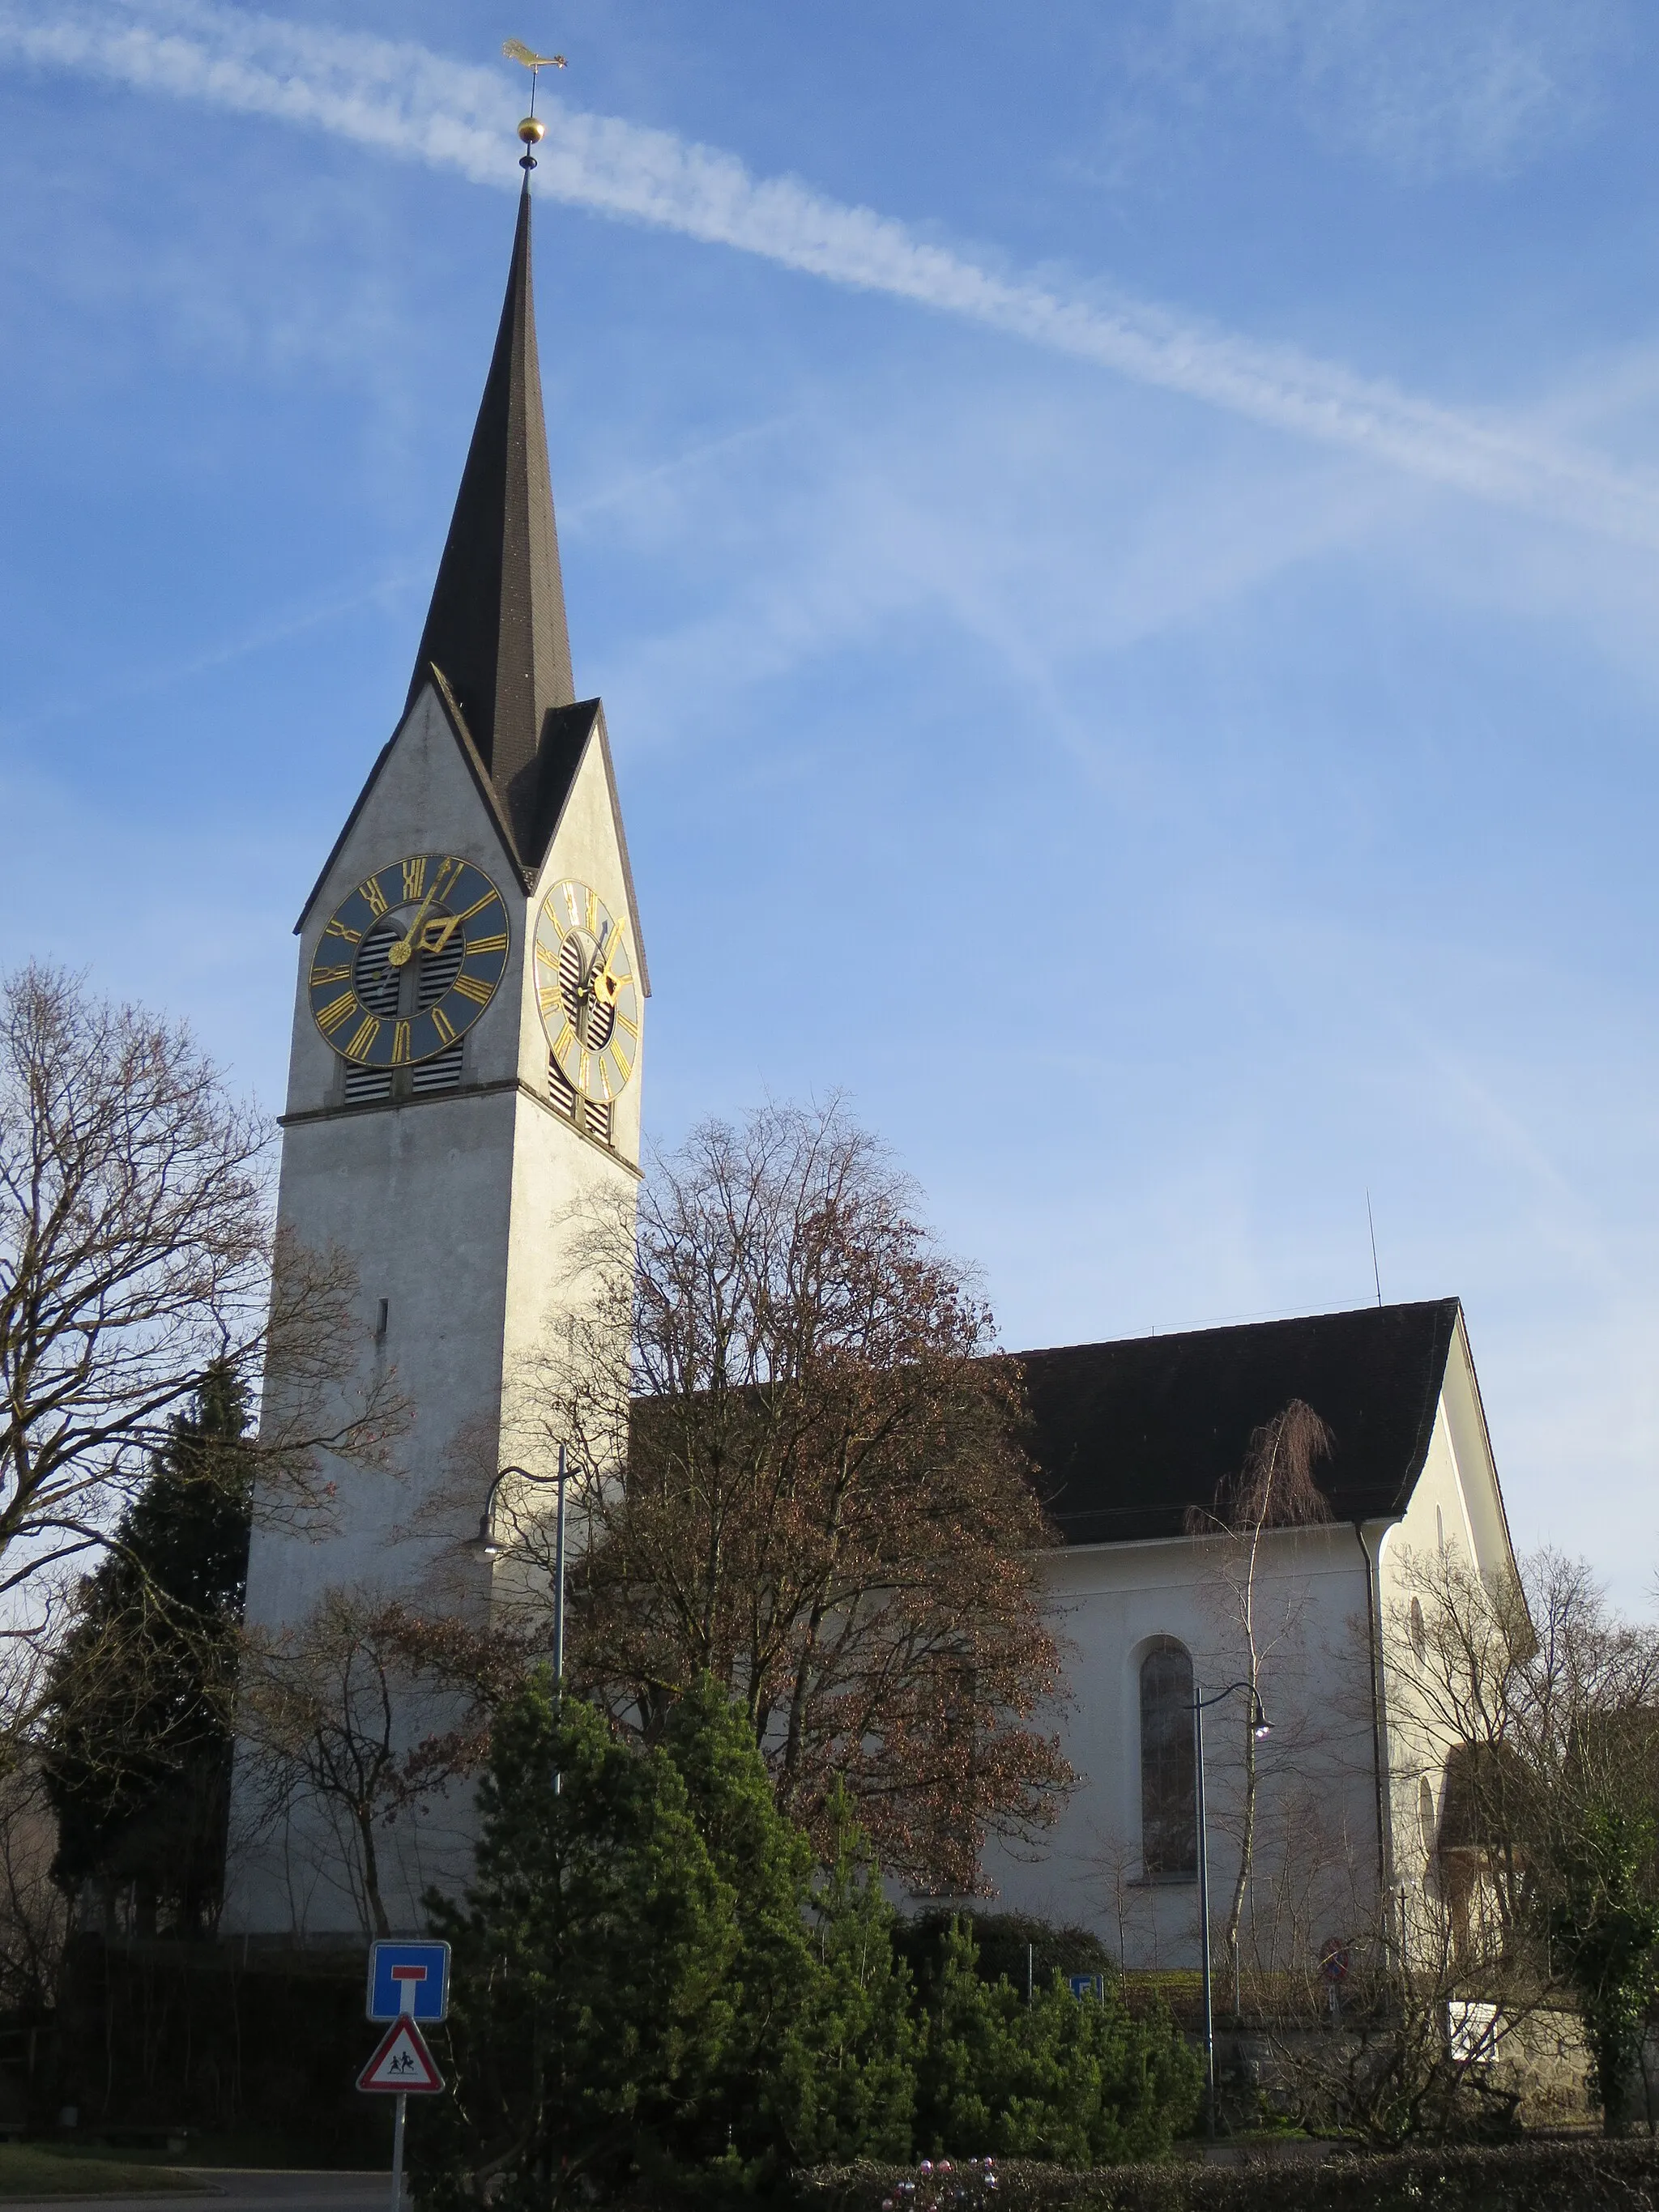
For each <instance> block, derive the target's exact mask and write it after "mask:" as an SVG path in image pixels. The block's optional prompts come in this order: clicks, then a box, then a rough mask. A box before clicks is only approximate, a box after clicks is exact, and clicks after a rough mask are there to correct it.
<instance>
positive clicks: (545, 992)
mask: <svg viewBox="0 0 1659 2212" xmlns="http://www.w3.org/2000/svg"><path fill="white" fill-rule="evenodd" d="M536 999H537V1003H538V1005H539V1006H540V1007H541V1010H542V1012H544V1014H550V1013H553V1012H556V1009H557V1008H558V1007H559V1006H560V1005H561V1004H562V1001H563V994H562V992H561V991H559V990H558V989H557V988H556V987H555V986H554V985H553V984H551V983H544V984H543V986H542V987H541V989H540V990H539V991H538V993H537V994H536Z"/></svg>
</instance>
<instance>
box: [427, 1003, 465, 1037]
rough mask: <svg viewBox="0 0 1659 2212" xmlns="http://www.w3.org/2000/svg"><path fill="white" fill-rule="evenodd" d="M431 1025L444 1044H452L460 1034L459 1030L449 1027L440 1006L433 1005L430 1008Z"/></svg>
mask: <svg viewBox="0 0 1659 2212" xmlns="http://www.w3.org/2000/svg"><path fill="white" fill-rule="evenodd" d="M432 1026H433V1028H434V1029H435V1030H437V1032H438V1035H439V1036H441V1038H442V1039H443V1041H444V1042H445V1043H446V1044H453V1043H454V1042H455V1040H456V1038H457V1037H458V1036H459V1035H460V1031H459V1030H456V1029H452V1028H451V1027H450V1024H449V1021H448V1018H447V1016H446V1014H445V1012H444V1010H443V1008H442V1007H441V1006H434V1008H433V1009H432Z"/></svg>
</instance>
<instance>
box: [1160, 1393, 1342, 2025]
mask: <svg viewBox="0 0 1659 2212" xmlns="http://www.w3.org/2000/svg"><path fill="white" fill-rule="evenodd" d="M1330 1449H1331V1432H1330V1431H1329V1430H1328V1428H1327V1427H1326V1425H1325V1424H1324V1422H1323V1421H1322V1420H1321V1419H1320V1418H1319V1416H1318V1414H1317V1413H1315V1412H1314V1410H1313V1408H1312V1407H1311V1406H1306V1405H1304V1403H1303V1402H1302V1401H1301V1399H1299V1398H1292V1399H1291V1401H1290V1403H1289V1405H1287V1406H1286V1407H1285V1409H1284V1410H1283V1412H1282V1413H1275V1414H1274V1416H1273V1419H1272V1420H1270V1421H1266V1422H1264V1423H1263V1424H1262V1425H1261V1427H1260V1428H1259V1429H1257V1430H1256V1431H1255V1432H1254V1434H1253V1435H1252V1436H1251V1437H1250V1441H1249V1449H1248V1450H1247V1452H1246V1454H1245V1457H1244V1463H1243V1466H1242V1467H1241V1468H1239V1470H1238V1472H1237V1474H1236V1475H1235V1476H1233V1477H1232V1479H1231V1480H1230V1481H1227V1482H1225V1483H1224V1484H1223V1485H1222V1486H1221V1488H1220V1490H1219V1491H1218V1493H1217V1496H1216V1499H1215V1503H1214V1504H1213V1506H1212V1507H1210V1508H1207V1509H1205V1508H1199V1507H1194V1508H1193V1509H1192V1510H1189V1512H1188V1515H1187V1528H1188V1534H1192V1535H1202V1536H1213V1537H1216V1538H1218V1539H1219V1540H1220V1541H1221V1549H1220V1552H1219V1554H1218V1567H1217V1575H1218V1584H1219V1594H1220V1596H1221V1600H1222V1606H1223V1610H1224V1612H1225V1614H1226V1616H1227V1620H1226V1626H1227V1630H1228V1632H1229V1640H1230V1641H1231V1638H1233V1637H1236V1638H1237V1649H1238V1651H1239V1654H1240V1658H1239V1664H1240V1665H1241V1667H1242V1668H1243V1673H1242V1675H1241V1678H1240V1679H1241V1680H1243V1681H1244V1682H1245V1683H1247V1684H1248V1685H1249V1691H1250V1693H1251V1694H1250V1697H1249V1699H1246V1700H1244V1701H1243V1702H1242V1704H1241V1705H1240V1709H1239V1712H1238V1714H1237V1723H1238V1726H1239V1742H1240V1745H1241V1766H1240V1774H1241V1780H1240V1793H1239V1804H1238V1808H1237V1840H1238V1870H1237V1875H1235V1877H1234V1880H1233V1888H1232V1895H1231V1899H1229V1902H1228V1907H1227V1916H1226V1919H1225V1923H1224V1924H1223V1928H1222V1934H1221V1943H1222V1949H1223V1951H1224V1953H1225V1956H1226V1959H1227V1962H1228V1968H1229V1971H1230V1972H1231V1976H1232V1982H1233V1989H1234V2009H1235V2011H1237V2008H1238V1995H1237V1992H1238V1989H1239V1930H1240V1927H1241V1924H1242V1923H1243V1917H1244V1903H1245V1899H1246V1898H1247V1897H1248V1896H1249V1887H1250V1876H1251V1872H1252V1869H1253V1866H1254V1863H1255V1831H1256V1804H1257V1793H1258V1783H1259V1765H1258V1759H1257V1748H1258V1747H1257V1742H1256V1735H1255V1717H1256V1715H1257V1713H1258V1712H1259V1711H1261V1702H1262V1698H1261V1686H1262V1671H1263V1668H1264V1667H1265V1666H1266V1664H1267V1660H1268V1658H1269V1656H1271V1654H1272V1652H1273V1650H1274V1648H1275V1646H1276V1645H1278V1644H1280V1643H1282V1642H1283V1641H1284V1640H1285V1638H1286V1637H1287V1636H1288V1635H1290V1634H1291V1632H1293V1630H1294V1628H1295V1626H1296V1623H1297V1613H1298V1611H1299V1591H1298V1589H1297V1584H1296V1583H1295V1581H1294V1578H1291V1579H1289V1580H1287V1579H1286V1577H1285V1560H1284V1559H1283V1556H1282V1547H1279V1546H1276V1545H1275V1544H1274V1542H1273V1538H1274V1537H1275V1536H1278V1535H1281V1534H1283V1533H1284V1532H1285V1531H1289V1530H1295V1529H1298V1528H1314V1527H1317V1526H1320V1525H1322V1523H1324V1522H1328V1520H1329V1519H1330V1517H1331V1509H1330V1507H1329V1505H1328V1504H1327V1502H1326V1499H1325V1496H1324V1493H1323V1492H1322V1490H1321V1489H1320V1487H1319V1485H1318V1483H1317V1482H1316V1480H1315V1479H1314V1470H1315V1468H1316V1467H1317V1465H1318V1464H1319V1462H1320V1461H1321V1460H1322V1459H1325V1458H1327V1457H1328V1455H1329V1453H1330ZM1270 1568H1271V1575H1270V1574H1269V1572H1268V1570H1269V1569H1270ZM1269 1581H1271V1583H1272V1586H1273V1598H1272V1600H1269V1599H1268V1597H1267V1587H1266V1586H1267V1583H1268V1582H1269ZM1284 1740H1285V1739H1284V1738H1283V1736H1281V1739H1280V1741H1281V1742H1283V1741H1284Z"/></svg>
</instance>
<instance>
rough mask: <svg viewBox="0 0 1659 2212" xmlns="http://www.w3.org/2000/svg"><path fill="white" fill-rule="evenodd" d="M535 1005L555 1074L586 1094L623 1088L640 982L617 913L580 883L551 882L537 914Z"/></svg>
mask: <svg viewBox="0 0 1659 2212" xmlns="http://www.w3.org/2000/svg"><path fill="white" fill-rule="evenodd" d="M536 1003H537V1005H538V1006H539V1007H540V1008H541V1014H542V1026H543V1028H544V1030H546V1031H547V1042H548V1048H549V1049H550V1051H551V1053H552V1054H553V1059H554V1061H555V1063H556V1066H557V1067H558V1069H559V1072H560V1073H561V1074H562V1076H563V1077H564V1079H565V1081H566V1082H567V1083H568V1084H569V1085H570V1086H571V1088H572V1090H573V1091H577V1092H579V1093H580V1095H581V1096H582V1097H584V1098H592V1099H599V1100H603V1101H605V1103H609V1102H610V1101H611V1099H613V1098H615V1097H618V1096H619V1095H620V1094H621V1092H622V1091H623V1090H625V1089H626V1087H627V1084H628V1079H629V1076H630V1075H631V1074H632V1073H633V1072H634V1061H635V1056H636V1055H637V1054H638V1052H639V1045H640V987H639V981H638V979H637V977H636V975H635V970H634V960H633V955H632V953H631V952H630V951H629V945H628V935H627V933H626V931H625V930H624V929H623V925H622V921H621V918H620V916H618V915H613V914H612V913H611V909H610V908H609V907H607V906H606V904H605V901H604V900H603V899H602V898H601V897H600V896H599V893H598V892H597V891H592V890H589V889H588V887H587V885H586V884H578V883H569V882H566V883H560V884H554V886H553V888H552V890H550V891H549V893H548V894H547V896H546V897H545V898H544V900H543V901H542V903H541V908H540V911H539V912H538V915H537V916H536Z"/></svg>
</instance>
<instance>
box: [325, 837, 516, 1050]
mask: <svg viewBox="0 0 1659 2212" xmlns="http://www.w3.org/2000/svg"><path fill="white" fill-rule="evenodd" d="M510 935H511V932H510V929H509V926H508V922H507V908H506V906H505V904H504V903H503V902H502V899H501V893H500V892H499V891H498V890H496V888H495V884H492V883H491V882H490V880H489V877H488V876H487V875H485V873H484V872H483V869H482V868H475V867H474V866H473V865H472V863H471V860H458V859H457V858H456V857H455V855H454V854H450V853H416V854H413V855H412V856H411V857H410V859H408V860H393V861H392V865H391V866H389V867H385V868H381V869H380V870H379V871H378V872H376V873H375V874H374V875H372V876H366V877H365V878H364V879H363V881H362V883H360V884H358V886H357V888H356V890H355V891H353V892H352V894H351V896H350V897H349V898H347V899H343V900H342V901H341V902H340V904H339V906H338V907H337V908H336V910H335V912H334V913H333V914H332V915H331V916H330V918H329V922H328V926H327V927H326V928H325V930H324V932H323V934H322V937H321V939H320V940H319V944H318V946H317V951H316V953H315V955H314V956H313V959H312V963H311V978H310V985H309V988H310V994H311V1012H312V1015H313V1018H314V1019H315V1021H316V1024H317V1026H318V1028H319V1030H321V1031H322V1033H323V1035H324V1036H325V1037H326V1038H327V1039H328V1042H330V1044H331V1045H332V1046H333V1048H334V1049H335V1051H336V1052H337V1053H338V1054H339V1055H340V1057H341V1058H342V1059H343V1060H350V1061H352V1062H353V1063H354V1064H355V1065H356V1066H359V1067H405V1066H412V1065H413V1064H414V1062H416V1060H430V1059H431V1058H432V1056H433V1055H434V1054H435V1053H440V1052H447V1050H448V1049H449V1048H450V1047H451V1046H452V1045H453V1044H455V1043H456V1042H459V1039H460V1037H461V1036H462V1035H463V1034H464V1032H465V1030H469V1029H471V1026H472V1024H473V1023H474V1022H476V1021H477V1018H478V1017H479V1015H480V1014H481V1013H483V1010H484V1008H485V1007H486V1006H488V1005H489V1002H490V1000H492V999H493V998H494V997H495V987H496V985H497V984H498V983H499V982H500V981H501V977H502V975H503V974H504V973H505V972H506V969H507V946H508V943H509V939H510Z"/></svg>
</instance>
